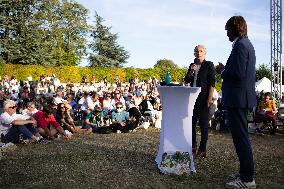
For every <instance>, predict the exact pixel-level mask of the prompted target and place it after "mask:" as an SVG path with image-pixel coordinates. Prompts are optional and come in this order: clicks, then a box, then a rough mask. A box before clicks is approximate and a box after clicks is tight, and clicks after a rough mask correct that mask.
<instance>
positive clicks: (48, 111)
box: [42, 105, 54, 115]
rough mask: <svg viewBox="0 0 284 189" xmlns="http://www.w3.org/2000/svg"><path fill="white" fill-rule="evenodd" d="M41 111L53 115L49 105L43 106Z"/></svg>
mask: <svg viewBox="0 0 284 189" xmlns="http://www.w3.org/2000/svg"><path fill="white" fill-rule="evenodd" d="M42 111H43V112H44V113H47V114H48V115H50V114H53V112H54V109H53V108H52V107H51V106H50V105H44V106H43V108H42Z"/></svg>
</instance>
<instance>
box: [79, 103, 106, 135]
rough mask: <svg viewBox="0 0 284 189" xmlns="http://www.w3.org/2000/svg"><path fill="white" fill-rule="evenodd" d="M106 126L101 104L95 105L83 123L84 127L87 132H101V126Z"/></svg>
mask: <svg viewBox="0 0 284 189" xmlns="http://www.w3.org/2000/svg"><path fill="white" fill-rule="evenodd" d="M102 126H104V114H103V111H102V109H101V107H99V106H95V107H94V110H93V111H91V112H89V113H88V114H87V116H86V119H85V121H84V124H83V129H86V130H87V132H92V131H94V132H100V130H101V129H100V127H102Z"/></svg>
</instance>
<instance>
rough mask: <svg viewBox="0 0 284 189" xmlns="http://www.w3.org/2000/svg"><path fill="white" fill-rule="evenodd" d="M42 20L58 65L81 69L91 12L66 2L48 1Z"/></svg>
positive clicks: (42, 8) (64, 0) (46, 0)
mask: <svg viewBox="0 0 284 189" xmlns="http://www.w3.org/2000/svg"><path fill="white" fill-rule="evenodd" d="M40 18H41V19H43V20H44V23H45V24H44V26H43V27H44V31H45V36H46V40H47V41H49V44H50V47H51V48H50V49H51V50H50V51H51V52H50V53H51V55H52V56H53V58H54V60H56V61H55V63H53V64H55V65H57V66H61V65H78V64H79V63H80V60H81V58H82V57H83V56H84V55H85V53H86V35H87V33H88V31H89V29H90V25H89V24H88V23H87V18H88V10H87V9H86V8H84V7H83V6H82V5H81V4H79V3H76V2H72V1H71V2H70V1H67V0H62V1H61V0H45V1H43V3H42V6H41V12H40Z"/></svg>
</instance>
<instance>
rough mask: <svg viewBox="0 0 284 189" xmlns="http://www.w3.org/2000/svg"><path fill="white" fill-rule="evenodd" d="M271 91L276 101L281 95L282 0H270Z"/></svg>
mask: <svg viewBox="0 0 284 189" xmlns="http://www.w3.org/2000/svg"><path fill="white" fill-rule="evenodd" d="M270 27H271V28H270V32H271V62H270V63H271V73H272V85H271V92H272V95H273V96H274V98H275V99H277V101H279V100H280V99H281V97H282V89H281V86H282V64H281V55H282V0H270Z"/></svg>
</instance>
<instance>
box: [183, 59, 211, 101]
mask: <svg viewBox="0 0 284 189" xmlns="http://www.w3.org/2000/svg"><path fill="white" fill-rule="evenodd" d="M193 79H194V75H190V68H189V69H188V71H187V74H186V75H185V78H184V81H185V83H190V85H191V86H192V84H193ZM196 87H201V92H200V93H199V95H198V98H197V100H196V103H195V105H197V106H200V105H201V106H203V105H205V106H207V100H208V96H209V89H210V87H215V67H214V64H213V62H210V61H206V60H204V62H203V63H202V64H201V67H200V69H199V71H198V74H197V80H196Z"/></svg>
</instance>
